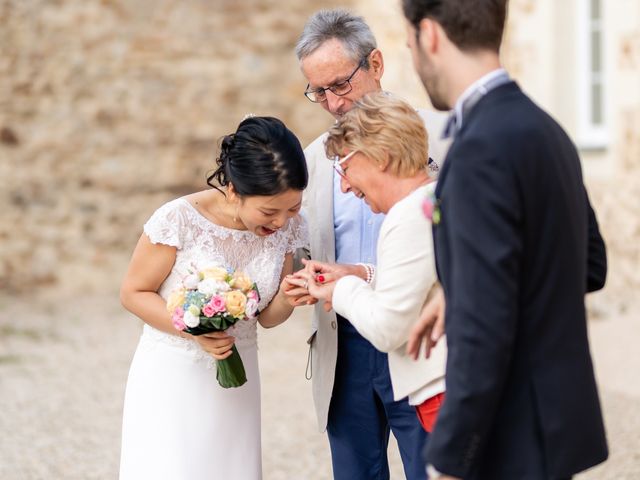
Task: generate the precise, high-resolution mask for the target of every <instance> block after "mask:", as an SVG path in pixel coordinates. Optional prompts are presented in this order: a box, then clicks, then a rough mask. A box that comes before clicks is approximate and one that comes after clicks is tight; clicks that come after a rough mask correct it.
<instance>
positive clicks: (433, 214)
mask: <svg viewBox="0 0 640 480" xmlns="http://www.w3.org/2000/svg"><path fill="white" fill-rule="evenodd" d="M422 211H423V212H424V216H425V217H427V218H428V219H429V220H430V221H431V223H433V224H434V225H438V224H439V223H440V199H439V198H436V194H435V192H429V194H428V195H427V196H426V197H425V199H424V200H423V201H422Z"/></svg>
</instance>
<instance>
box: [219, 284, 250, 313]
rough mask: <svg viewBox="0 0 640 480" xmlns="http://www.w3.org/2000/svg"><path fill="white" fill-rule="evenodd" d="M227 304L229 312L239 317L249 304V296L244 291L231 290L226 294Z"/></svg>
mask: <svg viewBox="0 0 640 480" xmlns="http://www.w3.org/2000/svg"><path fill="white" fill-rule="evenodd" d="M224 300H225V304H226V306H227V312H229V314H230V315H233V316H234V317H239V316H240V315H243V314H244V308H245V306H246V304H247V297H245V295H244V293H242V292H240V291H238V290H231V291H230V292H227V293H225V294H224Z"/></svg>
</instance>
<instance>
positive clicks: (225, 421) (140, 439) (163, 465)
mask: <svg viewBox="0 0 640 480" xmlns="http://www.w3.org/2000/svg"><path fill="white" fill-rule="evenodd" d="M144 232H145V234H146V235H147V236H148V237H149V238H150V240H151V241H152V242H153V243H162V244H167V245H172V246H175V247H177V249H178V251H177V257H176V262H175V265H174V266H173V269H172V271H171V274H170V275H169V276H168V277H167V279H166V280H165V281H164V283H163V284H162V286H161V287H160V290H159V294H160V296H162V297H163V298H165V299H166V298H167V296H168V295H169V293H170V292H171V291H172V290H173V289H174V288H176V287H177V286H178V284H179V283H180V281H181V279H182V278H183V276H184V275H186V274H187V273H188V269H189V268H190V267H194V266H195V267H201V268H202V267H205V266H208V265H212V264H216V263H217V264H219V265H221V266H225V267H231V268H234V269H236V270H240V271H243V272H245V273H246V274H247V275H249V276H250V277H251V278H252V279H253V280H254V281H255V282H256V283H257V285H258V290H259V292H260V296H261V300H260V305H259V308H260V309H264V308H265V307H266V306H267V305H268V303H269V302H270V301H271V299H272V298H273V296H274V295H275V293H276V292H277V290H278V287H279V279H280V274H281V271H282V265H283V261H284V256H285V254H286V253H288V252H293V251H294V250H295V249H296V248H298V247H301V246H303V245H304V244H305V243H306V230H305V225H304V222H303V221H302V219H301V218H300V217H295V218H293V219H291V220H290V221H289V222H288V224H287V225H286V226H285V227H284V228H282V229H281V230H279V231H278V232H276V233H274V234H273V235H270V236H268V237H259V236H257V235H254V234H253V233H250V232H246V231H238V230H232V229H228V228H225V227H221V226H219V225H216V224H214V223H212V222H210V221H209V220H207V219H206V218H205V217H204V216H202V215H201V214H200V213H199V212H198V211H197V210H196V209H195V208H194V207H193V206H192V205H191V204H190V203H189V202H188V201H187V200H185V199H182V198H180V199H177V200H174V201H172V202H169V203H167V204H165V205H163V206H162V207H161V208H159V209H158V210H157V211H156V212H155V213H154V214H153V215H152V217H151V218H150V219H149V221H148V222H147V223H146V224H145V226H144ZM228 332H229V333H230V334H231V335H233V336H235V337H236V339H237V340H236V343H235V344H236V347H237V348H238V352H239V353H240V356H241V357H242V361H243V363H244V368H245V370H246V374H247V383H245V384H244V385H242V386H241V387H238V388H229V389H224V388H222V387H220V386H219V385H218V382H217V380H216V370H215V360H214V359H213V358H212V357H211V356H210V355H208V354H207V353H205V352H204V351H203V350H202V349H201V348H200V346H199V345H198V344H197V343H196V342H194V341H192V340H187V339H183V338H181V337H178V336H174V335H169V334H166V333H163V332H160V331H158V330H156V329H154V328H152V327H150V326H149V325H144V329H143V333H142V336H141V338H140V343H139V344H138V348H137V350H136V353H135V356H134V358H133V362H132V364H131V369H130V371H129V379H128V381H127V389H126V394H125V401H124V414H123V426H122V453H121V459H120V480H146V479H150V480H151V479H152V480H162V479H167V480H215V479H224V480H236V479H237V480H254V479H260V478H261V477H262V458H261V438H260V435H261V431H260V377H259V372H258V357H257V345H256V320H255V319H254V320H249V321H244V320H242V321H240V322H238V323H237V324H236V325H234V326H233V327H232V328H230V329H229V330H228Z"/></svg>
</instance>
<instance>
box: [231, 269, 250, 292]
mask: <svg viewBox="0 0 640 480" xmlns="http://www.w3.org/2000/svg"><path fill="white" fill-rule="evenodd" d="M232 285H233V287H234V288H239V289H240V290H242V291H243V292H248V291H249V290H251V287H252V286H253V281H251V279H250V278H249V277H248V276H247V275H245V274H244V273H242V272H236V273H234V274H233V283H232Z"/></svg>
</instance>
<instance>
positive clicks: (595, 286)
mask: <svg viewBox="0 0 640 480" xmlns="http://www.w3.org/2000/svg"><path fill="white" fill-rule="evenodd" d="M585 195H586V192H585ZM587 205H588V209H589V241H588V250H587V292H594V291H596V290H600V289H601V288H603V287H604V283H605V280H606V278H607V250H606V247H605V244H604V240H603V239H602V235H600V229H599V228H598V220H597V219H596V214H595V212H594V211H593V208H592V207H591V203H590V202H589V197H588V196H587Z"/></svg>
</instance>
